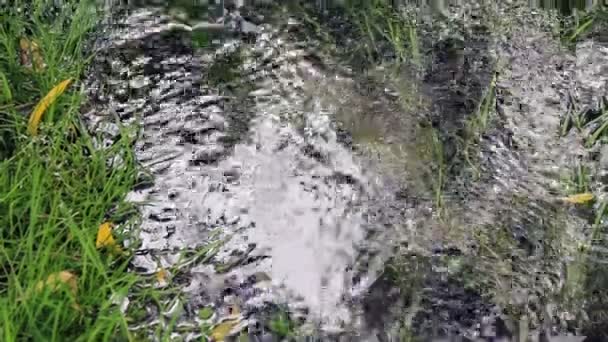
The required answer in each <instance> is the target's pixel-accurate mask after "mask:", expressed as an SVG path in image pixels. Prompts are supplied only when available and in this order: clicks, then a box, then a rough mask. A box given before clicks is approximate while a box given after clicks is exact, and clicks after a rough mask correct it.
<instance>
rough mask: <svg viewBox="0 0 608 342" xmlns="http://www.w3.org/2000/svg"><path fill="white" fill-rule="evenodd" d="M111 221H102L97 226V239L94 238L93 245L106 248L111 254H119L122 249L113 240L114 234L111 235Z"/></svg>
mask: <svg viewBox="0 0 608 342" xmlns="http://www.w3.org/2000/svg"><path fill="white" fill-rule="evenodd" d="M112 227H113V225H112V223H110V222H104V223H102V224H101V225H100V226H99V229H98V230H97V239H96V240H95V247H97V248H98V249H99V248H107V249H108V250H110V251H111V252H112V253H113V254H120V253H122V250H121V248H120V246H118V245H117V244H116V240H114V236H113V235H112Z"/></svg>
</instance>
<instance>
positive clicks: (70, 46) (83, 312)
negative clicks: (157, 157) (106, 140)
mask: <svg viewBox="0 0 608 342" xmlns="http://www.w3.org/2000/svg"><path fill="white" fill-rule="evenodd" d="M97 15H98V14H97V12H96V11H95V6H94V3H93V2H92V1H84V0H83V1H71V2H66V3H65V4H63V5H61V6H60V7H54V6H53V1H43V0H35V1H13V2H12V3H11V4H9V5H5V6H4V7H3V8H2V11H1V12H0V81H1V82H0V83H1V87H0V88H1V89H2V91H1V92H0V138H2V143H1V144H0V151H1V153H0V158H1V159H0V319H1V320H2V324H0V340H3V341H109V340H127V339H129V332H128V330H127V323H128V318H127V317H126V316H125V315H124V314H122V313H121V311H120V310H119V308H118V307H117V306H116V305H115V304H114V303H113V301H112V300H111V298H112V296H117V295H126V294H127V293H128V292H129V290H130V289H131V287H132V286H133V285H134V284H135V283H136V281H137V277H136V276H135V275H133V274H130V273H127V272H125V270H126V268H127V266H128V261H129V260H128V256H115V255H112V254H110V253H108V252H105V251H103V250H98V249H96V246H95V237H96V234H97V229H98V227H99V225H100V224H101V223H102V222H104V221H106V220H110V221H113V220H118V219H119V217H118V215H121V216H122V214H124V213H125V211H126V210H128V208H129V207H128V206H127V205H126V204H125V203H124V198H125V195H126V194H127V192H128V191H129V190H130V189H131V188H132V187H133V185H134V183H135V181H136V171H137V168H136V164H135V158H134V155H133V152H132V150H131V147H130V146H131V144H132V141H131V138H129V137H130V136H133V134H127V133H129V132H127V131H128V128H125V127H123V128H122V129H123V133H124V134H121V138H120V139H119V140H118V141H117V142H116V143H115V144H114V145H113V146H112V147H110V148H108V149H106V150H98V149H95V148H94V147H93V139H94V137H92V136H90V135H89V134H88V133H87V131H86V129H85V128H84V127H83V126H82V124H81V122H80V120H79V108H80V106H81V104H82V103H83V100H84V98H83V95H82V92H81V89H80V84H79V82H78V81H77V80H78V79H79V78H80V77H81V76H82V73H83V71H84V68H85V67H86V64H87V60H88V59H89V58H90V56H87V55H85V54H84V53H83V51H84V50H85V49H84V44H85V38H86V36H87V34H88V33H89V32H91V30H92V29H93V28H94V26H95V24H96V20H97V18H98V17H97ZM22 38H25V39H27V40H28V41H30V42H35V43H36V44H37V45H38V46H39V53H40V55H41V56H42V59H43V61H44V65H32V66H29V67H28V66H27V65H22V64H21V62H20V61H21V60H22V56H21V54H22V53H24V51H23V50H21V49H20V40H21V39H22ZM30 52H31V51H30ZM68 78H72V79H75V80H76V83H74V84H72V86H71V88H70V89H68V91H67V92H66V93H64V94H63V95H62V96H60V97H59V98H58V99H57V101H56V102H55V104H53V105H51V106H50V108H48V110H47V111H46V113H45V116H44V117H43V120H42V124H41V126H40V128H39V133H38V135H36V136H31V135H30V134H28V132H27V121H28V115H29V112H30V111H31V109H32V107H33V105H34V104H35V103H36V102H38V101H39V100H40V99H41V98H42V97H43V96H44V95H45V94H46V93H47V92H49V90H50V89H51V88H52V87H53V86H54V85H56V84H57V83H59V82H60V81H62V80H64V79H68ZM118 159H120V160H121V162H120V163H112V162H110V161H111V160H118ZM119 235H120V234H118V236H117V239H118V240H120V236H119ZM57 272H69V274H71V275H73V276H74V278H73V282H68V283H67V284H63V285H61V286H59V287H58V288H55V287H54V286H41V285H43V284H44V282H45V281H46V280H47V279H49V276H51V275H52V274H56V273H57Z"/></svg>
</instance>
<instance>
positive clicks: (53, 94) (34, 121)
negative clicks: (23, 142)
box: [27, 79, 72, 135]
mask: <svg viewBox="0 0 608 342" xmlns="http://www.w3.org/2000/svg"><path fill="white" fill-rule="evenodd" d="M71 82H72V80H71V79H67V80H65V81H62V82H60V83H59V84H58V85H56V86H55V87H54V88H53V89H51V91H49V93H48V94H46V96H45V97H44V98H43V99H42V100H40V102H38V104H37V105H36V108H34V111H33V112H32V114H31V115H30V120H29V122H28V125H27V130H28V131H29V132H30V134H31V135H36V134H37V133H38V125H39V124H40V120H41V119H42V114H44V112H45V111H46V110H47V108H49V107H50V106H51V105H52V104H53V103H54V102H55V100H57V98H58V97H59V96H60V95H61V94H63V92H65V90H66V89H67V87H68V86H69V85H70V83H71Z"/></svg>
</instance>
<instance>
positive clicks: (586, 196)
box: [562, 192, 593, 204]
mask: <svg viewBox="0 0 608 342" xmlns="http://www.w3.org/2000/svg"><path fill="white" fill-rule="evenodd" d="M591 200H593V194H592V193H590V192H585V193H582V194H576V195H572V196H568V197H563V198H562V201H564V202H567V203H572V204H584V203H588V202H591Z"/></svg>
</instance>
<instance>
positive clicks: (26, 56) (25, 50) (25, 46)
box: [19, 38, 32, 68]
mask: <svg viewBox="0 0 608 342" xmlns="http://www.w3.org/2000/svg"><path fill="white" fill-rule="evenodd" d="M19 48H20V50H21V51H20V54H19V60H20V63H21V65H23V66H24V67H26V68H31V67H32V63H31V53H30V41H29V40H28V39H27V38H21V39H20V40H19Z"/></svg>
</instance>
